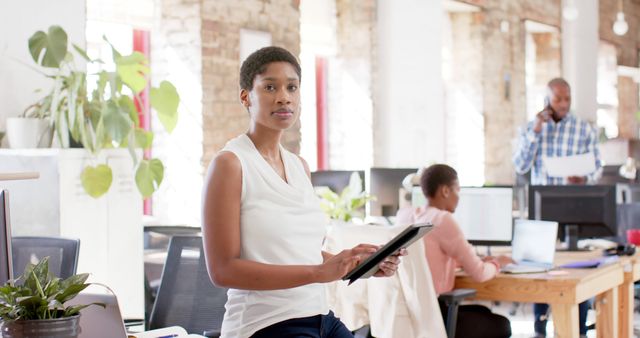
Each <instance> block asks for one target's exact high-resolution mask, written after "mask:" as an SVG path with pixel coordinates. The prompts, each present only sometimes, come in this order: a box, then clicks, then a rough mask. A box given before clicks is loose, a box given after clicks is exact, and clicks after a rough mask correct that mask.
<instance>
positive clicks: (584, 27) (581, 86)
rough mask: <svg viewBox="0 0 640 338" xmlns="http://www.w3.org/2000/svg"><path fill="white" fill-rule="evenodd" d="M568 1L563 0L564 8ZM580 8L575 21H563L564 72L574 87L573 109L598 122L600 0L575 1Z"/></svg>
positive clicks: (572, 92) (587, 118)
mask: <svg viewBox="0 0 640 338" xmlns="http://www.w3.org/2000/svg"><path fill="white" fill-rule="evenodd" d="M566 2H567V0H563V6H564V4H565V3H566ZM573 5H574V6H575V7H576V8H577V9H578V18H577V19H576V20H574V21H567V20H565V19H563V20H562V69H563V76H564V77H565V79H566V80H567V81H568V82H569V84H570V85H571V95H572V104H571V106H572V110H573V111H574V112H575V113H576V114H577V115H578V116H580V117H581V118H583V119H586V120H588V121H590V122H592V123H595V122H596V110H597V109H598V102H597V99H596V94H597V81H598V75H597V73H598V45H599V37H598V22H599V13H598V0H579V1H573Z"/></svg>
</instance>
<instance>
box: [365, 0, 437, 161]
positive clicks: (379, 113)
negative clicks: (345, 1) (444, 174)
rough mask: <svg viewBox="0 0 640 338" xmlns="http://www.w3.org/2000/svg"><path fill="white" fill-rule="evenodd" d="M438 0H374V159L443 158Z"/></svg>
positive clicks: (435, 159)
mask: <svg viewBox="0 0 640 338" xmlns="http://www.w3.org/2000/svg"><path fill="white" fill-rule="evenodd" d="M442 13H443V8H442V0H430V1H422V0H380V1H378V27H377V28H378V46H377V52H378V59H377V72H378V73H377V78H376V79H374V83H375V85H376V88H375V93H376V95H375V96H374V141H373V142H374V165H376V166H387V167H415V166H423V165H426V164H428V163H429V162H432V161H438V162H441V161H443V160H444V150H445V142H444V136H445V134H444V129H445V128H444V127H445V125H444V113H443V99H442V95H443V84H442V82H443V81H442V71H441V69H442V55H441V53H442V20H443V19H442Z"/></svg>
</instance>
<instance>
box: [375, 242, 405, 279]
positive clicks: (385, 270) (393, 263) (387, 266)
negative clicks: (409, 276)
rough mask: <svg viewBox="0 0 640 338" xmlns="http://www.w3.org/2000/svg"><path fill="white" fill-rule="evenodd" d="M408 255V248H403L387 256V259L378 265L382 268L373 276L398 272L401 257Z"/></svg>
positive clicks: (390, 274)
mask: <svg viewBox="0 0 640 338" xmlns="http://www.w3.org/2000/svg"><path fill="white" fill-rule="evenodd" d="M406 255H407V249H405V248H402V249H400V250H399V251H398V253H395V254H393V255H391V256H389V257H387V258H385V260H384V261H382V263H380V264H379V265H378V267H379V268H380V269H379V270H378V272H376V273H375V274H374V275H373V276H374V277H389V276H393V274H395V273H396V270H398V265H399V264H400V257H401V256H406Z"/></svg>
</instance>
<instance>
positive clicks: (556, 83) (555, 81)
mask: <svg viewBox="0 0 640 338" xmlns="http://www.w3.org/2000/svg"><path fill="white" fill-rule="evenodd" d="M555 86H567V88H569V89H571V86H570V85H569V82H567V80H565V79H563V78H561V77H556V78H553V79H551V81H549V82H548V83H547V88H548V89H549V90H553V87H555Z"/></svg>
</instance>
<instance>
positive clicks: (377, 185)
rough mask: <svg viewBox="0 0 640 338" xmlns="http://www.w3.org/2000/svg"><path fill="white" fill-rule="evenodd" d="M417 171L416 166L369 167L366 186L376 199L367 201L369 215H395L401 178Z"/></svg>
mask: <svg viewBox="0 0 640 338" xmlns="http://www.w3.org/2000/svg"><path fill="white" fill-rule="evenodd" d="M417 171H418V169H417V168H371V170H369V177H368V184H367V186H368V187H369V193H370V194H371V195H373V196H375V197H376V199H375V200H372V201H370V202H369V215H371V216H385V217H389V216H395V215H396V213H397V212H398V207H399V205H400V198H399V196H400V188H401V187H402V180H404V178H405V177H407V175H409V174H412V173H416V172H417ZM407 193H409V194H410V193H411V192H410V191H409V192H407Z"/></svg>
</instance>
